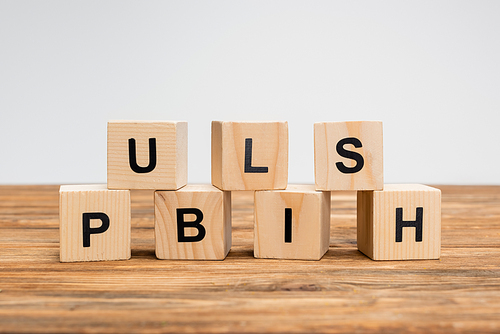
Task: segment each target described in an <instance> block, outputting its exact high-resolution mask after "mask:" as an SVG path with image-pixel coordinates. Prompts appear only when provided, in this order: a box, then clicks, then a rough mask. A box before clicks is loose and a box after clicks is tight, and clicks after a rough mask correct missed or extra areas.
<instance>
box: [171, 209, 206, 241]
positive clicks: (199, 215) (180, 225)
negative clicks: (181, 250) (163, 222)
mask: <svg viewBox="0 0 500 334" xmlns="http://www.w3.org/2000/svg"><path fill="white" fill-rule="evenodd" d="M188 214H193V215H195V216H196V219H195V220H194V221H191V222H187V221H185V220H184V215H188ZM202 220H203V212H201V210H200V209H196V208H186V209H177V239H178V240H179V242H197V241H201V240H203V238H205V235H206V234H207V231H206V230H205V227H204V226H203V225H201V224H200V223H201V221H202ZM186 227H194V228H196V229H197V230H198V235H195V236H186V235H184V229H185V228H186Z"/></svg>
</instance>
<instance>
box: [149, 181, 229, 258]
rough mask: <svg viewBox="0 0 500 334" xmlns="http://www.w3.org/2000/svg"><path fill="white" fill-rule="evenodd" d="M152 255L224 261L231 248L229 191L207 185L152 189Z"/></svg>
mask: <svg viewBox="0 0 500 334" xmlns="http://www.w3.org/2000/svg"><path fill="white" fill-rule="evenodd" d="M155 239H156V257H157V258H159V259H182V260H188V259H189V260H191V259H192V260H224V258H225V257H226V256H227V254H228V253H229V250H230V249H231V193H230V192H228V191H221V190H219V189H217V188H215V187H213V186H211V185H187V186H185V187H184V188H182V189H180V190H175V191H156V192H155Z"/></svg>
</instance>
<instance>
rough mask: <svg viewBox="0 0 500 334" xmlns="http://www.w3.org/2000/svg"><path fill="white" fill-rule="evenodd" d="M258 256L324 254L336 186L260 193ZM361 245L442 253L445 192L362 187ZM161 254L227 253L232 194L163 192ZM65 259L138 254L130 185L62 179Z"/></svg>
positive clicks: (382, 254) (377, 256) (209, 189)
mask: <svg viewBox="0 0 500 334" xmlns="http://www.w3.org/2000/svg"><path fill="white" fill-rule="evenodd" d="M254 200H255V201H254V204H255V224H254V256H255V257H257V258H275V259H299V260H319V259H321V257H322V256H323V255H324V254H325V253H326V252H327V251H328V249H329V242H330V213H331V199H330V192H327V191H316V190H315V188H314V185H289V186H288V187H287V189H285V190H262V191H256V192H255V198H254ZM357 201H358V203H357V206H358V209H357V220H358V222H357V244H358V249H359V250H360V251H361V252H363V253H364V254H366V255H367V256H369V257H370V258H372V259H374V260H409V259H437V258H439V256H440V249H441V192H440V191H439V190H438V189H435V188H432V187H428V186H424V185H418V184H414V185H385V186H384V190H382V191H359V192H358V197H357ZM154 206H155V248H156V256H157V257H158V258H159V259H185V260H188V259H193V260H223V259H224V258H225V257H226V256H227V254H228V253H229V250H230V249H231V243H232V241H231V193H230V192H227V191H221V190H219V189H217V188H216V187H213V186H211V185H187V186H185V187H183V188H181V189H179V190H168V191H167V190H166V191H162V190H158V191H155V199H154ZM59 210H60V260H61V262H76V261H103V260H125V259H129V258H130V257H131V246H130V230H131V224H130V221H131V210H130V191H129V190H109V189H107V188H106V185H78V186H61V188H60V203H59Z"/></svg>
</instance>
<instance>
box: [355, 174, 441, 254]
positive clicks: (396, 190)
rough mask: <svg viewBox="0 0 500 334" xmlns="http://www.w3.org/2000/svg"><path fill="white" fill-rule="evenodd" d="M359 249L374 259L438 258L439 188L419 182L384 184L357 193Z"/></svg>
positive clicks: (439, 239) (439, 229) (439, 251)
mask: <svg viewBox="0 0 500 334" xmlns="http://www.w3.org/2000/svg"><path fill="white" fill-rule="evenodd" d="M357 205H358V209H357V211H358V249H359V250H360V251H361V252H363V253H364V254H365V255H367V256H369V257H370V258H372V259H373V260H411V259H438V258H439V256H440V254H441V191H440V190H439V189H436V188H432V187H428V186H424V185H420V184H398V185H397V184H386V185H385V186H384V190H382V191H359V192H358V204H357Z"/></svg>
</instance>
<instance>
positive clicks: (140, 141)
mask: <svg viewBox="0 0 500 334" xmlns="http://www.w3.org/2000/svg"><path fill="white" fill-rule="evenodd" d="M186 183H187V122H168V121H161V122H152V121H111V122H108V188H109V189H164V190H170V189H172V190H173V189H179V188H180V187H182V186H184V185H186Z"/></svg>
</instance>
